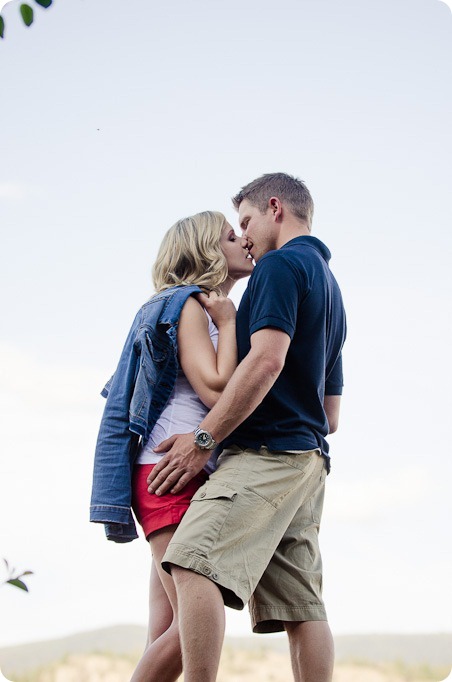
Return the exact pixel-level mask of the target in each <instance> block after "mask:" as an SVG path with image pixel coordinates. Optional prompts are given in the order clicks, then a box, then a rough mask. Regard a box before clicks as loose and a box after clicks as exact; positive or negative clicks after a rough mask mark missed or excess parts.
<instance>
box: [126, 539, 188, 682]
mask: <svg viewBox="0 0 452 682" xmlns="http://www.w3.org/2000/svg"><path fill="white" fill-rule="evenodd" d="M175 529H176V526H168V527H167V528H163V529H162V530H161V531H156V532H155V533H153V534H152V536H151V538H150V545H151V549H152V555H153V557H154V562H153V567H152V569H153V570H152V572H151V581H150V591H149V605H150V616H149V632H148V640H149V644H148V646H147V648H146V650H145V652H144V654H143V656H142V657H141V660H140V661H139V663H138V665H137V667H136V670H135V672H134V674H133V676H132V679H131V682H175V681H176V680H177V679H178V677H179V676H180V674H181V673H182V656H181V652H180V642H179V627H178V623H177V600H176V589H175V587H174V583H173V579H172V578H171V576H170V575H168V573H166V571H164V570H163V569H162V567H161V565H160V563H161V560H162V557H163V555H164V553H165V551H166V548H167V546H168V543H169V541H170V540H171V538H172V537H173V535H174V531H175ZM154 569H155V570H154Z"/></svg>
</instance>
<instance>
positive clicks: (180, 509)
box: [132, 464, 209, 539]
mask: <svg viewBox="0 0 452 682" xmlns="http://www.w3.org/2000/svg"><path fill="white" fill-rule="evenodd" d="M154 467H155V464H136V465H135V467H134V470H133V478H132V509H133V511H134V513H135V516H136V518H137V521H138V523H139V524H140V525H141V527H142V528H143V530H144V534H145V536H146V539H148V537H149V535H150V534H151V533H154V531H156V530H160V528H166V526H172V525H173V524H177V523H180V521H181V519H182V517H183V515H184V514H185V512H186V511H187V509H188V507H189V504H190V501H191V498H192V497H193V495H194V494H195V492H196V491H197V490H198V488H200V487H201V486H202V485H203V484H204V483H205V482H206V480H207V479H208V478H209V476H208V474H207V473H206V472H205V471H200V472H199V474H197V475H196V476H195V477H194V478H192V480H191V481H189V482H188V483H187V485H186V486H185V487H184V488H183V489H182V490H181V491H180V492H178V493H176V494H175V495H173V494H172V493H166V494H165V495H161V496H160V497H159V496H158V495H154V494H153V493H148V484H147V477H148V476H149V473H150V472H151V471H152V469H153V468H154Z"/></svg>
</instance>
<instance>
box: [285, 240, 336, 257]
mask: <svg viewBox="0 0 452 682" xmlns="http://www.w3.org/2000/svg"><path fill="white" fill-rule="evenodd" d="M292 244H302V245H303V246H310V247H311V248H313V249H315V250H316V251H318V252H319V253H320V255H321V256H322V258H323V259H324V260H326V262H327V263H328V261H329V260H330V258H331V251H330V250H329V248H328V247H327V246H325V244H324V243H323V242H321V241H320V239H317V237H311V235H307V234H306V235H302V236H300V237H294V239H291V240H290V241H289V242H286V244H284V245H283V246H281V248H282V249H284V248H285V247H286V246H289V245H292Z"/></svg>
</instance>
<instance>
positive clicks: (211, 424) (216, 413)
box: [200, 350, 282, 442]
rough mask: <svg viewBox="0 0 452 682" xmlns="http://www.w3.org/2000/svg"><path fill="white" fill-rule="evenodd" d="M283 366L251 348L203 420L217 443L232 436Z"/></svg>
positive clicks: (265, 392)
mask: <svg viewBox="0 0 452 682" xmlns="http://www.w3.org/2000/svg"><path fill="white" fill-rule="evenodd" d="M281 369H282V365H279V364H278V363H275V362H271V361H270V362H269V361H267V360H266V359H265V358H263V357H262V356H261V355H259V354H255V353H253V351H252V350H251V351H250V352H249V353H248V355H247V356H246V357H245V358H244V360H242V362H241V363H240V365H239V366H238V367H237V369H236V370H235V372H234V374H233V375H232V377H231V379H230V380H229V383H228V384H227V386H226V388H225V389H224V391H223V393H222V395H221V397H220V398H219V400H218V402H217V403H216V405H215V406H214V407H213V408H212V409H211V411H210V412H209V414H208V415H207V416H206V417H205V418H204V419H203V421H202V422H201V425H200V426H201V428H203V429H206V430H207V431H210V432H211V433H212V435H213V436H214V438H215V440H216V441H217V442H219V441H221V440H223V439H224V438H226V436H229V434H230V433H232V431H233V430H234V429H235V428H237V426H239V424H241V423H242V422H243V421H244V420H245V419H246V418H247V417H249V415H250V414H251V413H252V412H254V410H255V409H256V407H257V406H258V405H259V404H260V403H261V402H262V400H263V399H264V397H265V396H266V395H267V393H268V392H269V390H270V389H271V387H272V386H273V384H274V383H275V381H276V379H277V378H278V376H279V374H280V372H281Z"/></svg>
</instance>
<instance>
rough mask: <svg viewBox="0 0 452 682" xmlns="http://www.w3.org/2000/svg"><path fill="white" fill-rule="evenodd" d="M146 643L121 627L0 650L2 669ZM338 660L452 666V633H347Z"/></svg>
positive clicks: (277, 646)
mask: <svg viewBox="0 0 452 682" xmlns="http://www.w3.org/2000/svg"><path fill="white" fill-rule="evenodd" d="M145 640H146V628H144V627H142V626H138V625H117V626H114V627H109V628H103V629H101V630H92V631H88V632H81V633H78V634H74V635H71V636H69V637H64V638H61V639H55V640H50V641H49V640H47V641H42V642H32V643H30V644H20V645H18V646H12V647H5V648H2V649H0V669H1V670H2V672H3V673H4V674H5V675H6V676H8V674H11V673H14V674H16V675H20V674H22V673H24V672H26V671H28V670H34V669H36V668H38V667H40V666H44V665H47V664H49V663H52V662H54V661H58V660H60V659H62V658H63V657H65V656H67V655H71V654H90V653H101V652H102V653H111V654H116V655H127V654H137V653H138V652H140V651H142V649H143V647H144V643H145ZM226 641H227V644H228V645H229V647H231V648H234V649H244V650H262V649H270V650H273V651H287V649H288V646H287V640H286V638H285V636H284V635H283V636H262V635H253V636H245V637H228V638H227V640H226ZM335 645H336V660H337V662H341V661H367V662H369V663H378V664H380V663H381V664H383V663H393V662H396V661H397V662H401V663H404V664H407V665H422V664H426V665H429V666H452V634H426V635H342V636H338V637H335Z"/></svg>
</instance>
